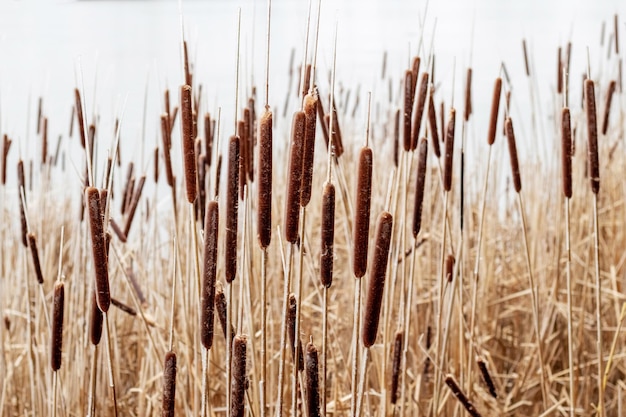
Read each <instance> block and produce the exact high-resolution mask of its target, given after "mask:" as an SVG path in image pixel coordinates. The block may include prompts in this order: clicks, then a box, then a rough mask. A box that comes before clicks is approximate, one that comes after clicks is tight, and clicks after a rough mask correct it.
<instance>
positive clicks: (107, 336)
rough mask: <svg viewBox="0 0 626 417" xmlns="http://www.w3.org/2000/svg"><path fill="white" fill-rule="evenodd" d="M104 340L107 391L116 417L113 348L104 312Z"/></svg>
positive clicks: (107, 316) (107, 315) (107, 320)
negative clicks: (109, 393)
mask: <svg viewBox="0 0 626 417" xmlns="http://www.w3.org/2000/svg"><path fill="white" fill-rule="evenodd" d="M104 339H105V342H106V350H107V364H108V370H109V375H108V376H109V389H110V391H111V399H112V401H113V412H114V415H115V417H117V396H116V393H115V377H114V376H113V347H112V346H111V332H110V331H109V313H107V312H104Z"/></svg>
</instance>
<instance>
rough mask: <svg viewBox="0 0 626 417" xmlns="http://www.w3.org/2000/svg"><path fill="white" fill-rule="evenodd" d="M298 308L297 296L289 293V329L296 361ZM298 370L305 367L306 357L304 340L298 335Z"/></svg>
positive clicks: (292, 351) (291, 346) (290, 343)
mask: <svg viewBox="0 0 626 417" xmlns="http://www.w3.org/2000/svg"><path fill="white" fill-rule="evenodd" d="M297 308H298V305H297V300H296V296H295V295H294V294H289V314H288V315H287V330H288V333H289V346H290V348H291V357H292V358H293V360H294V363H295V362H296V310H297ZM297 342H298V360H297V364H298V370H299V371H302V370H303V369H304V358H303V357H302V342H301V341H300V337H298V341H297Z"/></svg>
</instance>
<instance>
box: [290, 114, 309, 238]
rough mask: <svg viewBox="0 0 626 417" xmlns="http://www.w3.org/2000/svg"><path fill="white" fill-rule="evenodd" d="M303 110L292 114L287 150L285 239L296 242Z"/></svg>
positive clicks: (300, 180) (300, 184) (302, 140)
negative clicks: (289, 140)
mask: <svg viewBox="0 0 626 417" xmlns="http://www.w3.org/2000/svg"><path fill="white" fill-rule="evenodd" d="M305 119H306V116H305V114H304V112H303V111H297V112H295V113H294V115H293V122H292V124H291V145H290V150H289V169H288V171H287V172H288V178H287V198H286V199H285V240H286V241H287V242H289V243H296V241H297V240H298V223H299V219H300V191H301V189H300V187H301V186H302V146H303V145H304V124H305Z"/></svg>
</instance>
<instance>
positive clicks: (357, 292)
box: [350, 278, 362, 416]
mask: <svg viewBox="0 0 626 417" xmlns="http://www.w3.org/2000/svg"><path fill="white" fill-rule="evenodd" d="M361 285H362V283H361V278H355V279H354V310H353V311H354V319H353V323H352V326H353V331H352V347H351V350H352V385H351V387H352V390H351V393H352V396H351V400H350V412H351V414H350V415H352V416H356V403H357V401H356V400H357V390H358V387H357V384H358V374H359V339H360V336H359V330H360V328H361V326H360V318H361Z"/></svg>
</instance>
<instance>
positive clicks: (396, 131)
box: [393, 109, 400, 168]
mask: <svg viewBox="0 0 626 417" xmlns="http://www.w3.org/2000/svg"><path fill="white" fill-rule="evenodd" d="M399 152H400V109H398V110H396V115H395V117H394V121H393V165H394V166H395V167H396V168H397V167H398V153H399Z"/></svg>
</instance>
